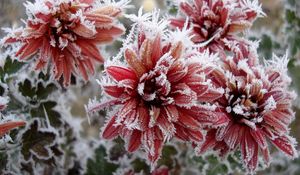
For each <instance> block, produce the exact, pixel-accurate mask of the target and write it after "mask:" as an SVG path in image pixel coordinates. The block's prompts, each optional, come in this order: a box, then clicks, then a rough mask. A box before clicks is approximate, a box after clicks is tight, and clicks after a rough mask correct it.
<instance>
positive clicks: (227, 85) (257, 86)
mask: <svg viewBox="0 0 300 175" xmlns="http://www.w3.org/2000/svg"><path fill="white" fill-rule="evenodd" d="M287 63H288V60H287V59H286V58H284V59H279V58H278V57H276V56H275V57H274V59H273V60H272V61H269V62H267V63H266V65H265V66H261V65H258V64H253V62H251V60H250V59H236V58H227V59H226V60H223V63H222V66H221V68H220V69H219V70H217V69H215V70H214V71H213V73H212V74H211V75H212V81H213V82H214V83H215V84H216V85H217V86H220V87H223V88H224V89H225V94H224V96H223V97H222V98H220V99H219V100H218V103H219V111H222V112H223V114H224V115H227V117H228V119H229V120H230V122H229V123H228V124H227V125H224V126H222V127H218V128H217V129H211V130H209V131H208V133H207V135H206V141H205V142H204V143H203V144H201V146H199V148H198V153H202V152H204V151H206V150H208V149H210V148H213V149H215V150H219V151H220V154H221V155H225V154H226V153H228V152H229V151H232V150H237V149H238V150H240V151H241V154H242V160H243V163H244V165H245V166H246V168H247V170H248V171H250V172H254V171H255V170H256V168H257V164H258V157H259V155H260V154H262V156H263V158H264V161H265V164H266V165H268V164H269V161H270V155H269V146H268V143H272V145H274V146H276V147H277V148H278V149H279V150H281V151H282V152H284V153H285V154H286V155H288V156H290V157H296V156H297V152H296V150H295V141H294V139H293V138H291V137H290V136H289V130H290V129H289V124H290V123H291V122H292V120H293V119H294V112H293V111H292V101H293V100H294V99H295V97H296V95H295V94H294V93H293V92H291V91H289V89H288V86H289V84H290V83H291V81H290V79H289V77H288V76H287V68H286V66H287Z"/></svg>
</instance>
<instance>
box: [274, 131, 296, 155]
mask: <svg viewBox="0 0 300 175" xmlns="http://www.w3.org/2000/svg"><path fill="white" fill-rule="evenodd" d="M271 142H272V143H273V144H274V145H276V146H277V148H278V149H280V150H281V151H283V152H284V153H285V154H287V155H289V156H291V157H296V156H297V152H296V150H295V147H294V145H293V143H292V141H291V140H290V139H289V138H288V137H287V136H280V137H278V138H276V139H274V140H271Z"/></svg>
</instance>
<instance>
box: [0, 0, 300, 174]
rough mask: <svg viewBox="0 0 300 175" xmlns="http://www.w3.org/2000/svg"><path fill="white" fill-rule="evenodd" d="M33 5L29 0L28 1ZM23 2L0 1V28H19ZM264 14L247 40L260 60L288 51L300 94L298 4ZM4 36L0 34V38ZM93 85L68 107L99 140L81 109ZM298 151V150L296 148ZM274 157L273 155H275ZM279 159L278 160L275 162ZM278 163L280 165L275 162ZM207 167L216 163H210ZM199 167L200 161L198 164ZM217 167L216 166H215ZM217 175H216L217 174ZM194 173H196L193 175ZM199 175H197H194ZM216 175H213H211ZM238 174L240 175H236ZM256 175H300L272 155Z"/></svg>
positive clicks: (280, 4) (270, 3)
mask: <svg viewBox="0 0 300 175" xmlns="http://www.w3.org/2000/svg"><path fill="white" fill-rule="evenodd" d="M31 1H32V0H31ZM132 1H133V2H132V4H134V5H135V7H136V8H131V9H129V10H128V12H129V13H136V12H137V10H138V8H139V7H140V6H144V10H145V11H151V10H152V9H153V8H160V9H162V10H170V8H171V7H170V6H169V4H170V3H168V2H167V0H132ZM24 2H25V0H0V27H2V28H5V27H12V26H13V27H18V26H22V25H23V24H22V22H21V20H20V19H22V18H26V17H25V16H26V15H25V11H24V10H25V8H24V6H23V3H24ZM260 2H261V4H262V7H263V10H264V12H265V13H266V15H267V16H266V17H265V18H260V19H258V20H257V21H256V22H255V24H254V26H253V27H252V29H251V31H249V32H248V33H247V36H248V37H249V38H251V39H258V40H260V41H261V46H260V48H259V53H260V56H261V58H262V59H268V58H270V57H271V56H272V53H275V54H278V55H283V54H285V53H286V50H289V51H288V53H289V56H290V58H291V61H290V64H289V71H290V76H291V77H292V79H293V85H292V87H291V88H292V89H294V90H295V91H296V92H298V93H299V92H300V66H299V65H300V61H299V60H300V29H299V28H300V14H299V13H300V9H299V7H300V5H299V4H300V0H286V1H285V0H260ZM123 21H124V23H125V26H127V28H130V23H129V22H128V21H127V20H125V19H123ZM4 35H5V33H4V32H3V31H2V30H1V31H0V38H2V37H3V36H4ZM118 47H120V43H119V42H116V43H115V44H114V45H113V46H110V47H108V48H107V49H106V51H107V54H108V55H111V54H112V55H113V54H114V50H115V49H116V48H118ZM95 87H97V86H95V84H92V83H88V84H86V85H84V86H83V87H72V88H71V91H72V93H73V94H74V99H73V100H72V103H71V106H72V107H71V113H72V114H73V115H74V117H75V118H79V119H82V120H84V122H83V127H84V130H83V132H82V133H81V134H82V135H84V136H86V137H91V138H98V135H99V128H100V127H101V126H102V125H103V121H104V119H103V118H104V117H103V118H102V119H97V122H95V123H96V124H92V125H89V124H88V122H87V120H86V113H85V109H84V105H85V104H87V102H88V99H89V98H92V97H94V96H98V97H99V94H100V88H96V89H95ZM299 106H300V98H299V97H298V98H297V100H296V101H295V111H296V119H295V121H294V122H293V124H292V130H291V135H292V136H294V137H296V139H297V140H298V141H300V108H299ZM298 150H299V147H298ZM275 154H276V153H275ZM276 156H277V157H278V159H277V158H276ZM279 159H280V161H278V160H279ZM210 161H211V162H210V163H216V162H214V160H210ZM199 162H200V163H201V161H200V160H199ZM216 164H217V163H216ZM216 172H218V171H216ZM194 173H195V172H194ZM191 174H193V173H191ZM196 174H198V173H196ZM211 174H216V173H211ZM236 174H240V173H238V172H237V173H236ZM258 174H283V175H290V174H294V175H300V160H299V159H298V160H294V161H289V160H287V159H285V158H283V157H282V155H275V159H274V162H273V164H272V165H271V167H270V168H268V169H267V170H265V171H261V172H259V173H258Z"/></svg>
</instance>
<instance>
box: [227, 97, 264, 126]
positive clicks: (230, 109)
mask: <svg viewBox="0 0 300 175" xmlns="http://www.w3.org/2000/svg"><path fill="white" fill-rule="evenodd" d="M227 100H228V106H227V107H226V111H227V113H229V114H230V115H231V116H232V119H233V120H234V121H235V122H238V123H243V124H246V125H248V126H249V127H251V128H255V126H256V124H258V123H260V122H262V117H260V116H259V114H260V113H261V111H260V108H259V107H258V100H257V99H256V97H255V96H250V95H249V94H247V93H246V92H239V91H235V92H231V93H229V95H228V96H227Z"/></svg>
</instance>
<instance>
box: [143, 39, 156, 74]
mask: <svg viewBox="0 0 300 175" xmlns="http://www.w3.org/2000/svg"><path fill="white" fill-rule="evenodd" d="M152 47H153V45H152V42H151V41H150V40H148V39H145V40H144V42H143V44H142V46H141V48H140V57H141V59H142V62H143V64H144V65H145V66H146V67H147V68H148V69H149V70H151V69H152V68H153V67H154V64H153V62H152V59H151V54H152V51H154V49H153V48H152ZM154 63H155V62H154Z"/></svg>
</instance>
